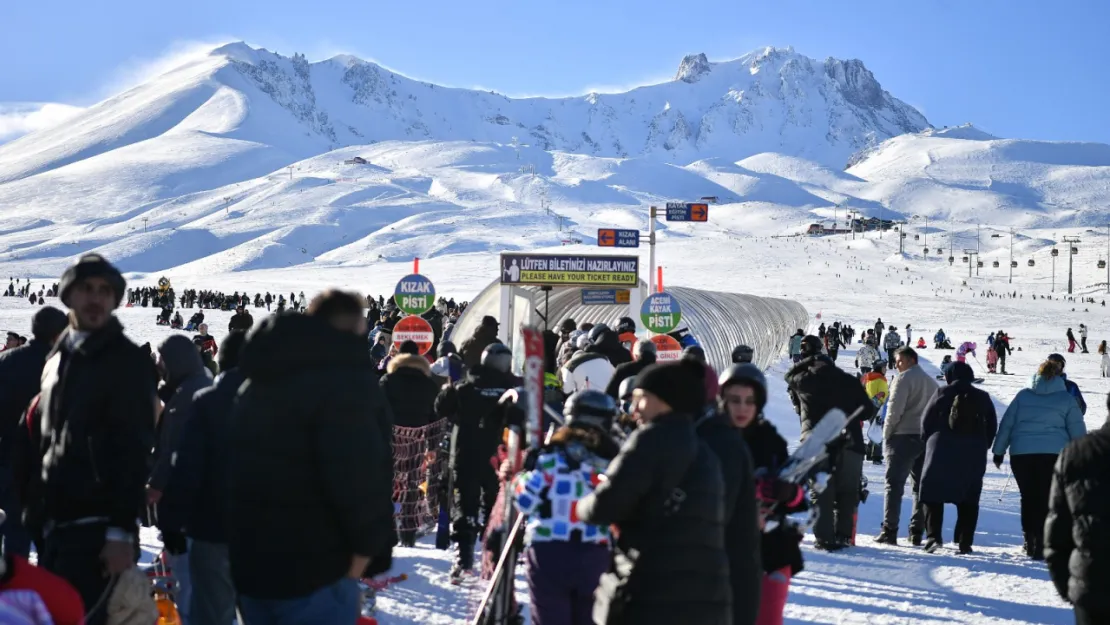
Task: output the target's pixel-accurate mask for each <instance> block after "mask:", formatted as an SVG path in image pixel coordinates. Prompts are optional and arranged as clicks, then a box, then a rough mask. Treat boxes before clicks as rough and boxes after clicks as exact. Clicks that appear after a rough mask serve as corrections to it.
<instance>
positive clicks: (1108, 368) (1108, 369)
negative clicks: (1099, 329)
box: [1098, 341, 1110, 378]
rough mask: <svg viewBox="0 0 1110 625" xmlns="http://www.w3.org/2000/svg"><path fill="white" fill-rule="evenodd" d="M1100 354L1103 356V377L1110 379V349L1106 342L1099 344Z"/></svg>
mask: <svg viewBox="0 0 1110 625" xmlns="http://www.w3.org/2000/svg"><path fill="white" fill-rule="evenodd" d="M1098 353H1099V355H1101V356H1102V377H1104V378H1105V377H1110V349H1107V347H1106V341H1103V342H1102V343H1099V345H1098Z"/></svg>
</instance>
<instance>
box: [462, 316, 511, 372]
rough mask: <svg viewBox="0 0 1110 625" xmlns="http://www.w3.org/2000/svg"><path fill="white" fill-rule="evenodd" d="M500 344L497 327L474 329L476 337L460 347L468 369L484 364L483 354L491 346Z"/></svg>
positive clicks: (467, 340) (472, 337)
mask: <svg viewBox="0 0 1110 625" xmlns="http://www.w3.org/2000/svg"><path fill="white" fill-rule="evenodd" d="M500 342H501V341H500V340H499V339H498V338H497V326H489V325H480V326H478V327H477V328H475V329H474V335H473V336H471V337H470V338H468V339H466V340H465V341H463V343H462V345H460V346H459V355H460V356H462V359H463V364H464V365H466V368H467V369H469V368H471V367H475V366H478V365H480V364H482V352H483V351H485V349H486V348H487V347H489V346H490V345H493V344H494V343H500Z"/></svg>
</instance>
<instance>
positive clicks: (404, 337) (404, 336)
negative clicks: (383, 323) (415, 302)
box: [393, 315, 435, 355]
mask: <svg viewBox="0 0 1110 625" xmlns="http://www.w3.org/2000/svg"><path fill="white" fill-rule="evenodd" d="M434 340H435V334H434V333H433V332H432V325H431V324H430V323H428V322H427V321H425V320H424V319H422V318H420V317H417V316H416V315H409V316H408V317H404V318H402V319H401V320H400V321H398V322H397V325H395V326H393V344H394V345H396V346H397V347H398V348H400V347H401V343H404V342H405V341H412V342H413V343H416V346H417V347H418V348H420V355H424V354H427V353H428V350H430V349H431V348H432V341H434Z"/></svg>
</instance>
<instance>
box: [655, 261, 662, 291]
mask: <svg viewBox="0 0 1110 625" xmlns="http://www.w3.org/2000/svg"><path fill="white" fill-rule="evenodd" d="M655 271H656V273H658V274H659V275H658V276H657V278H656V280H655V288H657V289H658V291H656V292H657V293H662V292H663V268H662V267H656V268H655Z"/></svg>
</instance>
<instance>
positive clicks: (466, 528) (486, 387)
mask: <svg viewBox="0 0 1110 625" xmlns="http://www.w3.org/2000/svg"><path fill="white" fill-rule="evenodd" d="M512 360H513V353H512V351H511V350H510V349H509V348H508V347H507V346H505V345H504V344H502V343H493V344H491V345H489V346H487V347H486V348H485V350H484V351H483V352H482V358H481V360H480V362H479V363H478V364H477V365H475V366H473V367H471V368H469V369H468V370H467V371H466V374H465V375H464V377H463V380H462V381H461V382H459V383H457V384H453V385H450V386H445V387H444V388H443V390H441V391H440V392H439V395H438V396H437V397H436V400H435V411H436V414H437V415H438V416H440V417H442V418H446V419H448V420H449V422H450V423H451V425H452V433H451V436H452V439H453V441H454V448H453V449H452V450H451V470H452V471H453V472H454V487H455V492H454V493H453V497H454V506H453V509H452V519H451V522H452V539H453V540H454V541H455V542H457V543H458V544H459V553H458V559H457V561H456V562H455V566H454V567H453V568H452V569H451V577H452V579H458V578H459V577H461V576H462V574H463V573H464V572H466V571H468V570H470V569H471V568H473V566H474V542H475V540H476V539H477V538H478V536H479V534H480V533H481V532H482V529H483V528H482V526H481V524H480V523H479V519H488V518H489V514H490V511H491V510H492V509H493V504H494V503H495V502H496V500H497V492H498V489H499V486H500V485H499V482H498V479H497V472H496V471H495V470H494V468H493V465H491V464H490V458H492V457H493V456H494V455H495V454H496V453H497V448H498V446H499V445H500V444H501V432H502V430H503V429H504V420H505V415H504V409H503V407H502V406H501V405H499V404H498V400H499V399H500V398H501V396H502V395H504V394H505V391H507V390H508V389H511V388H516V387H517V386H519V385H520V379H519V378H517V377H516V376H514V375H513V374H512V373H510V372H509V368H510V367H511V365H512Z"/></svg>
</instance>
